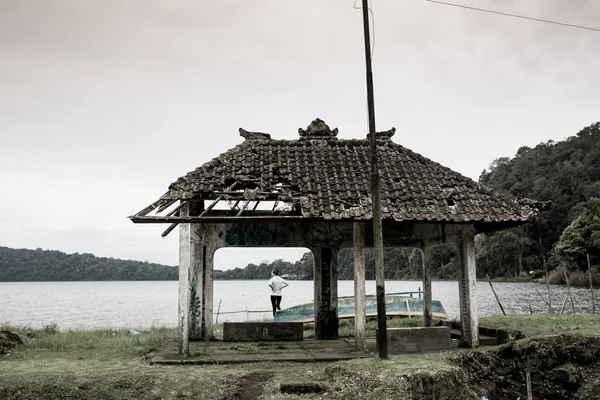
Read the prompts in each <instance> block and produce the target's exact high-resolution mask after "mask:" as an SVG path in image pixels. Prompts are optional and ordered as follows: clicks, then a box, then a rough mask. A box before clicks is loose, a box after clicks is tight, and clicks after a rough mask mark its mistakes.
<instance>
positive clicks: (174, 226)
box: [160, 200, 189, 237]
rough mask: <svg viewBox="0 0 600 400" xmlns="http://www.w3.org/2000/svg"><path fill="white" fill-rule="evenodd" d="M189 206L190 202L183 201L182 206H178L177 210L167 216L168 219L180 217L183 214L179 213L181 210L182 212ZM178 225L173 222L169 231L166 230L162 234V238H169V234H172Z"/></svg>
mask: <svg viewBox="0 0 600 400" xmlns="http://www.w3.org/2000/svg"><path fill="white" fill-rule="evenodd" d="M187 204H189V200H188V201H181V204H179V205H178V206H177V208H175V209H174V210H173V211H171V212H170V213H168V214H167V215H166V216H167V217H171V216H180V215H181V213H180V212H179V210H181V208H182V207H184V206H185V205H187ZM177 225H179V222H173V223H172V224H171V225H170V226H169V227H168V228H167V229H165V231H164V232H163V233H161V234H160V237H167V235H168V234H169V233H171V232H172V231H173V229H175V228H176V227H177Z"/></svg>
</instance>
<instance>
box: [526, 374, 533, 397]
mask: <svg viewBox="0 0 600 400" xmlns="http://www.w3.org/2000/svg"><path fill="white" fill-rule="evenodd" d="M525 379H526V380H527V400H533V392H532V391H531V374H530V373H529V371H526V372H525Z"/></svg>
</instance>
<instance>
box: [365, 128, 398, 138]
mask: <svg viewBox="0 0 600 400" xmlns="http://www.w3.org/2000/svg"><path fill="white" fill-rule="evenodd" d="M395 133H396V128H392V129H390V130H389V131H382V132H375V137H376V138H377V139H380V140H390V139H391V138H392V136H394V134H395ZM367 139H371V134H370V133H367Z"/></svg>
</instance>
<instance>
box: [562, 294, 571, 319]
mask: <svg viewBox="0 0 600 400" xmlns="http://www.w3.org/2000/svg"><path fill="white" fill-rule="evenodd" d="M567 300H569V296H565V301H563V305H562V307H561V308H560V315H563V311H564V310H565V305H566V304H567Z"/></svg>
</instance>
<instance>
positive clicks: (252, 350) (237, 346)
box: [231, 342, 260, 354]
mask: <svg viewBox="0 0 600 400" xmlns="http://www.w3.org/2000/svg"><path fill="white" fill-rule="evenodd" d="M231 349H232V350H237V351H241V352H243V353H249V354H256V353H258V352H259V351H260V349H259V346H258V345H256V344H255V343H252V342H247V343H234V344H232V345H231Z"/></svg>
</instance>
